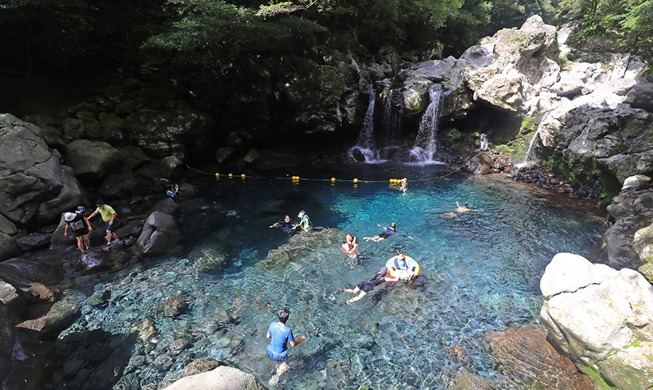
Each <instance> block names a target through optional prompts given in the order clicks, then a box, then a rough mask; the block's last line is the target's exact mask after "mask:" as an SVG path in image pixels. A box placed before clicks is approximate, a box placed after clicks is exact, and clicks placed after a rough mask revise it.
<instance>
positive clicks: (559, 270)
mask: <svg viewBox="0 0 653 390" xmlns="http://www.w3.org/2000/svg"><path fill="white" fill-rule="evenodd" d="M540 287H541V289H542V294H543V295H544V304H543V306H542V310H541V311H540V320H541V321H542V323H543V324H544V325H545V326H546V328H547V330H548V331H549V335H550V336H551V337H552V339H553V341H554V342H556V344H558V346H560V347H563V346H564V347H565V348H566V349H567V351H568V352H569V354H570V356H571V358H572V360H573V361H574V362H575V363H576V364H578V365H581V366H589V367H590V368H591V369H592V370H594V371H598V372H599V373H600V375H601V376H602V377H603V378H605V380H606V382H608V383H611V384H612V385H613V386H615V387H617V388H621V389H640V388H641V389H645V388H649V387H651V385H653V365H651V364H642V362H647V361H651V359H653V332H651V329H653V287H651V285H650V284H649V283H648V281H646V279H644V277H643V276H642V275H641V274H640V273H638V272H637V271H634V270H631V269H627V268H624V269H622V270H620V271H616V270H614V269H612V268H610V267H608V266H606V265H603V264H591V263H590V262H589V261H587V260H586V259H584V258H583V257H581V256H578V255H572V254H569V253H559V254H557V255H556V256H555V257H554V258H553V259H552V260H551V263H549V265H548V266H547V267H546V270H545V272H544V275H543V276H542V280H541V282H540Z"/></svg>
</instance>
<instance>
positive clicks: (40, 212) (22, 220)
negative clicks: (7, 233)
mask: <svg viewBox="0 0 653 390" xmlns="http://www.w3.org/2000/svg"><path fill="white" fill-rule="evenodd" d="M0 171H1V172H3V173H2V176H3V186H2V188H0V213H1V214H2V215H4V216H5V217H6V218H7V219H9V220H10V221H12V222H14V223H18V224H23V225H25V224H29V223H39V222H45V221H51V220H52V219H54V218H58V217H59V215H60V213H61V212H62V211H64V210H68V209H73V208H75V207H76V206H77V205H78V204H80V203H82V199H83V196H82V193H81V190H80V187H79V183H78V182H77V180H76V179H75V178H74V176H73V175H72V172H71V171H69V170H67V169H66V168H65V167H64V166H62V165H60V164H59V158H58V157H57V156H55V155H54V154H52V153H51V152H50V150H49V149H48V147H47V145H46V143H45V142H44V141H43V139H42V138H41V137H39V136H37V135H36V134H35V133H34V132H32V131H30V130H29V128H28V125H27V124H26V123H25V122H22V121H21V120H19V119H18V118H16V117H14V116H13V115H10V114H0Z"/></svg>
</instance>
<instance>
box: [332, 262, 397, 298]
mask: <svg viewBox="0 0 653 390" xmlns="http://www.w3.org/2000/svg"><path fill="white" fill-rule="evenodd" d="M387 273H388V269H387V268H386V267H381V269H380V270H379V272H377V273H376V275H374V277H372V279H369V280H364V281H362V282H360V283H358V285H357V286H356V287H354V288H353V289H350V288H341V289H339V290H338V294H340V293H342V292H346V293H349V294H358V295H356V296H355V297H352V298H349V299H347V300H346V301H343V302H342V304H343V305H350V304H352V303H354V302H356V301H358V300H360V299H363V297H365V295H367V294H368V293H369V292H370V291H372V290H374V288H375V287H376V286H378V285H380V284H382V283H384V282H397V281H398V280H399V279H396V278H391V277H388V276H386V274H387Z"/></svg>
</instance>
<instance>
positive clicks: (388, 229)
mask: <svg viewBox="0 0 653 390" xmlns="http://www.w3.org/2000/svg"><path fill="white" fill-rule="evenodd" d="M379 226H381V225H379ZM382 227H383V233H381V234H379V235H377V236H372V237H363V240H365V241H374V242H379V241H383V240H385V239H386V238H388V237H390V236H391V235H393V234H395V233H397V224H396V223H394V222H393V223H391V224H390V226H382Z"/></svg>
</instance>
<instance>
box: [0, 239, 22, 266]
mask: <svg viewBox="0 0 653 390" xmlns="http://www.w3.org/2000/svg"><path fill="white" fill-rule="evenodd" d="M19 254H20V249H19V248H18V245H17V243H16V238H15V237H11V236H9V235H7V234H4V233H0V261H4V260H7V259H11V258H12V257H15V256H18V255H19Z"/></svg>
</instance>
